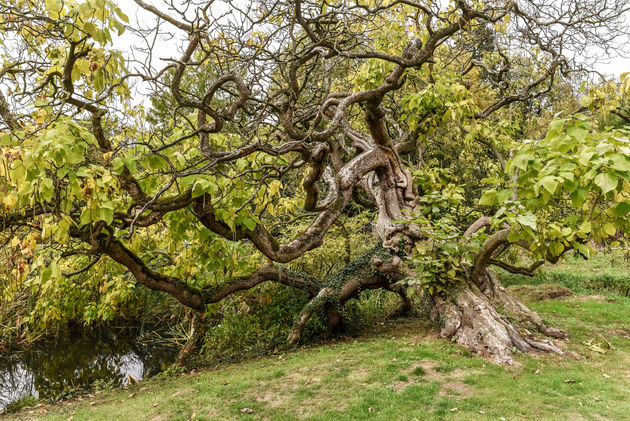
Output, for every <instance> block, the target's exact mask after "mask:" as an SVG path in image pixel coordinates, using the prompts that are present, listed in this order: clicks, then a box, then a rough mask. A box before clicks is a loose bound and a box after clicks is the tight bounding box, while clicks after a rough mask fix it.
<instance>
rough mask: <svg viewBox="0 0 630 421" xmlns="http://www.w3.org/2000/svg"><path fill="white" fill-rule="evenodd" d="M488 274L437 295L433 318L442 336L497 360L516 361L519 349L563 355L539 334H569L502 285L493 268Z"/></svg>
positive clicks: (559, 335)
mask: <svg viewBox="0 0 630 421" xmlns="http://www.w3.org/2000/svg"><path fill="white" fill-rule="evenodd" d="M485 276H486V280H487V283H486V284H485V285H482V286H480V285H477V284H476V283H475V282H473V281H472V280H470V279H466V280H462V282H461V284H460V285H458V287H457V289H456V290H455V291H453V292H452V294H451V295H450V296H448V297H446V298H444V297H436V298H435V306H434V308H433V309H432V311H431V318H432V319H433V320H434V321H436V322H438V323H439V325H440V336H441V337H442V338H445V339H451V340H453V341H454V342H455V343H458V344H460V345H462V346H464V347H466V348H468V349H469V350H471V351H473V352H475V353H477V354H479V355H481V356H483V357H485V358H488V359H490V360H492V361H494V362H496V363H507V364H512V363H513V362H514V358H513V355H514V352H515V351H521V352H533V351H542V352H555V353H557V354H560V355H562V354H563V351H562V350H561V349H560V348H559V347H558V346H557V345H556V344H554V343H553V342H552V341H550V340H549V339H544V338H540V337H537V336H536V335H535V334H539V335H540V334H542V335H546V336H551V337H553V338H566V337H567V335H566V334H565V333H563V332H562V331H560V330H558V329H555V328H551V327H548V326H546V325H545V324H544V323H543V322H542V320H541V318H540V316H539V315H538V314H537V313H536V312H534V311H532V310H530V309H529V308H527V307H526V306H525V305H524V304H522V303H521V302H520V301H519V300H518V299H517V298H516V297H514V296H513V295H512V294H510V293H509V292H508V291H506V290H505V288H504V287H503V286H501V283H500V282H499V280H498V278H497V277H496V275H495V274H494V273H493V272H492V271H490V270H487V271H486V275H485Z"/></svg>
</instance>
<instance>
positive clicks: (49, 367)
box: [0, 328, 178, 413]
mask: <svg viewBox="0 0 630 421" xmlns="http://www.w3.org/2000/svg"><path fill="white" fill-rule="evenodd" d="M150 330H151V329H148V330H147V329H145V331H144V332H149V331H150ZM144 332H143V331H140V329H130V328H120V329H116V328H98V329H92V330H81V331H77V330H74V331H71V332H69V334H67V335H63V336H61V337H59V338H57V339H54V340H46V341H40V342H38V343H37V344H35V345H33V346H31V347H29V348H28V349H26V350H21V351H15V352H12V353H9V354H5V355H2V356H0V413H2V411H3V410H4V409H5V408H7V409H8V410H10V409H11V407H12V406H15V405H18V406H21V405H24V404H27V403H29V402H39V401H54V400H58V399H62V398H69V397H72V396H75V395H76V394H77V393H81V392H85V391H86V390H90V389H92V388H94V387H95V386H103V387H104V386H112V387H113V386H122V385H125V384H127V383H128V382H129V381H134V380H140V379H142V378H144V377H147V376H151V375H155V374H157V373H159V372H161V371H163V370H164V369H166V368H167V367H168V366H169V365H170V364H171V363H172V362H173V361H174V360H175V358H176V356H177V352H178V350H177V349H176V347H174V346H173V343H172V342H169V341H168V340H160V339H159V338H158V337H156V336H155V335H148V334H145V333H144Z"/></svg>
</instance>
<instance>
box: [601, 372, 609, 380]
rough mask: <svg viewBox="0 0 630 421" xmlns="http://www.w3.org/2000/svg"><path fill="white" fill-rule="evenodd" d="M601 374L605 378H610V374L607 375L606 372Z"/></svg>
mask: <svg viewBox="0 0 630 421" xmlns="http://www.w3.org/2000/svg"><path fill="white" fill-rule="evenodd" d="M602 376H604V377H605V378H607V379H609V378H610V376H609V375H608V374H606V373H602Z"/></svg>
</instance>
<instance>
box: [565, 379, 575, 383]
mask: <svg viewBox="0 0 630 421" xmlns="http://www.w3.org/2000/svg"><path fill="white" fill-rule="evenodd" d="M564 382H565V383H575V380H571V379H566V380H565V381H564Z"/></svg>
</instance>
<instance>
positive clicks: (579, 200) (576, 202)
mask: <svg viewBox="0 0 630 421" xmlns="http://www.w3.org/2000/svg"><path fill="white" fill-rule="evenodd" d="M587 197H588V190H586V189H577V190H575V191H574V192H573V193H571V203H572V204H573V206H574V207H576V208H581V207H582V205H583V204H584V201H585V200H586V198H587Z"/></svg>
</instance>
